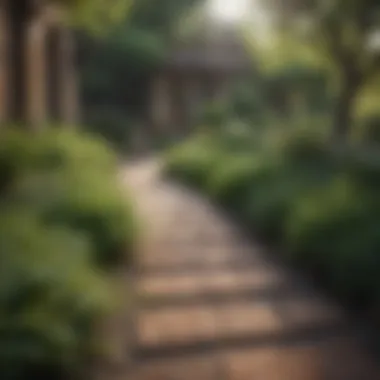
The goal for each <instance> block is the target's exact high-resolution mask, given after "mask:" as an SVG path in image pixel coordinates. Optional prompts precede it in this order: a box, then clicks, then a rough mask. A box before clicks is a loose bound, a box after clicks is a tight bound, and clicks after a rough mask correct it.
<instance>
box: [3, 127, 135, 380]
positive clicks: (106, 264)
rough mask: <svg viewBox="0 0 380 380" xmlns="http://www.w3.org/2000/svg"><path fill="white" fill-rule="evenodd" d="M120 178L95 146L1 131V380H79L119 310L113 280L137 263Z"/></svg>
mask: <svg viewBox="0 0 380 380" xmlns="http://www.w3.org/2000/svg"><path fill="white" fill-rule="evenodd" d="M117 175H118V173H117V164H116V158H115V157H114V155H113V154H112V152H111V151H110V150H109V149H108V148H107V147H106V146H105V145H104V143H103V142H102V141H100V140H96V139H94V138H93V137H89V136H84V135H80V134H77V133H74V132H70V131H67V130H51V131H47V132H44V133H42V134H31V133H27V132H22V131H17V130H14V129H9V130H4V131H2V137H1V141H0V194H1V197H0V210H1V211H0V241H1V246H0V373H1V378H2V379H4V380H8V379H9V380H10V379H12V380H18V379H20V380H22V379H29V378H33V377H36V378H37V377H47V378H49V379H58V378H68V377H69V378H71V377H73V378H75V376H77V375H78V377H79V378H83V377H81V375H80V371H81V369H82V366H83V365H84V363H85V361H86V360H87V359H89V357H90V356H91V355H92V354H95V353H96V352H97V350H98V348H99V347H96V345H98V344H99V342H96V340H95V339H94V338H95V335H94V334H95V324H97V323H98V322H99V321H100V320H101V319H102V317H104V316H105V315H106V313H107V312H108V311H110V310H111V309H110V307H112V306H113V302H114V301H117V300H116V299H115V298H114V297H113V296H112V295H113V294H115V292H114V290H113V289H112V273H113V270H114V269H115V268H116V267H117V266H120V265H121V264H123V263H126V264H128V262H129V261H130V260H131V257H132V248H133V242H134V236H135V232H136V225H135V219H134V216H133V211H132V208H131V205H130V204H128V201H127V199H126V195H125V190H124V189H123V190H122V189H121V186H120V183H119V181H118V178H117ZM95 343H96V344H95ZM82 375H83V374H82Z"/></svg>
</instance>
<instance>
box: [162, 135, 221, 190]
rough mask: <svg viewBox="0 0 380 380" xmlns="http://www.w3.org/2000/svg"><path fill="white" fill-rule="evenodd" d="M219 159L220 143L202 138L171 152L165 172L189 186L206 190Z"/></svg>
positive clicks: (168, 155)
mask: <svg viewBox="0 0 380 380" xmlns="http://www.w3.org/2000/svg"><path fill="white" fill-rule="evenodd" d="M219 158H220V152H219V149H218V143H217V142H215V141H212V139H210V138H209V137H204V136H202V137H198V138H197V139H194V140H191V141H189V142H188V143H186V144H185V145H183V146H180V147H179V148H178V149H177V148H174V149H172V150H170V151H169V152H168V154H167V159H166V167H165V171H166V172H167V174H169V175H172V176H174V177H177V178H179V179H181V180H182V181H184V182H186V183H187V184H189V185H192V186H197V187H202V188H205V187H206V186H207V185H206V184H207V181H208V177H209V175H210V173H211V172H212V171H213V168H214V167H215V166H217V164H218V160H219Z"/></svg>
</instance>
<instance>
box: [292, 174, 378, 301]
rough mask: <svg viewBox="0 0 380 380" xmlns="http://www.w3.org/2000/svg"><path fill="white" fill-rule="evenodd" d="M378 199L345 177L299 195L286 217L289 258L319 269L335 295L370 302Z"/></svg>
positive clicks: (374, 279)
mask: <svg viewBox="0 0 380 380" xmlns="http://www.w3.org/2000/svg"><path fill="white" fill-rule="evenodd" d="M379 221H380V203H379V202H378V201H377V200H376V199H375V198H369V197H368V196H366V194H365V193H363V192H362V191H361V189H360V188H358V187H357V186H356V185H355V184H354V183H353V182H352V181H351V180H349V179H347V178H341V179H338V180H336V181H334V182H333V183H332V184H331V185H329V186H327V187H326V188H325V189H324V191H321V192H319V193H317V194H315V193H314V194H309V195H308V196H305V197H303V198H301V199H300V200H299V201H298V203H297V205H296V207H295V208H294V210H293V213H292V216H291V217H290V219H289V224H288V231H287V243H288V246H289V247H290V251H291V252H292V255H293V258H295V259H296V260H297V261H301V262H302V263H303V265H306V266H307V267H309V268H310V269H313V271H317V272H319V274H320V275H322V276H323V278H324V279H325V281H327V282H328V284H329V286H330V288H332V289H333V290H334V291H335V292H336V293H337V294H339V296H341V297H344V298H345V299H346V300H347V299H348V300H350V301H352V302H355V303H365V302H369V301H370V300H371V301H374V297H375V296H379V295H380V294H379V291H380V287H379V286H380V282H379V279H378V278H379V276H378V275H379V269H380V257H379V255H378V252H379V250H380V231H379V228H378V227H379Z"/></svg>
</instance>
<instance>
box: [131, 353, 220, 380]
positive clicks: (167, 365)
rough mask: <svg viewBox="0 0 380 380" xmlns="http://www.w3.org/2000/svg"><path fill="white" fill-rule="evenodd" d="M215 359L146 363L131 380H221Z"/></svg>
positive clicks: (187, 359)
mask: <svg viewBox="0 0 380 380" xmlns="http://www.w3.org/2000/svg"><path fill="white" fill-rule="evenodd" d="M220 370H221V368H220V365H219V362H218V360H217V358H215V357H213V356H211V355H207V356H203V357H201V358H185V359H171V360H164V361H160V362H154V363H148V364H145V365H142V366H140V368H138V369H137V371H136V373H135V374H134V376H132V380H222V378H221V375H220Z"/></svg>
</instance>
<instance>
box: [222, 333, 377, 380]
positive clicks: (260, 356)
mask: <svg viewBox="0 0 380 380" xmlns="http://www.w3.org/2000/svg"><path fill="white" fill-rule="evenodd" d="M363 352H364V351H363V349H362V348H360V347H359V346H358V345H356V344H355V343H354V342H353V341H351V340H349V339H334V340H332V339H331V340H328V341H325V342H323V343H310V344H308V345H303V346H298V347H292V346H288V347H286V346H284V347H269V348H261V349H259V348H258V349H251V350H246V351H240V352H239V351H235V352H229V353H227V354H225V355H224V356H223V363H225V370H226V376H225V379H226V380H256V379H257V380H261V379H263V380H377V379H380V372H379V368H378V366H377V365H376V363H375V361H374V360H372V359H370V357H369V356H367V355H365V354H363Z"/></svg>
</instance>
